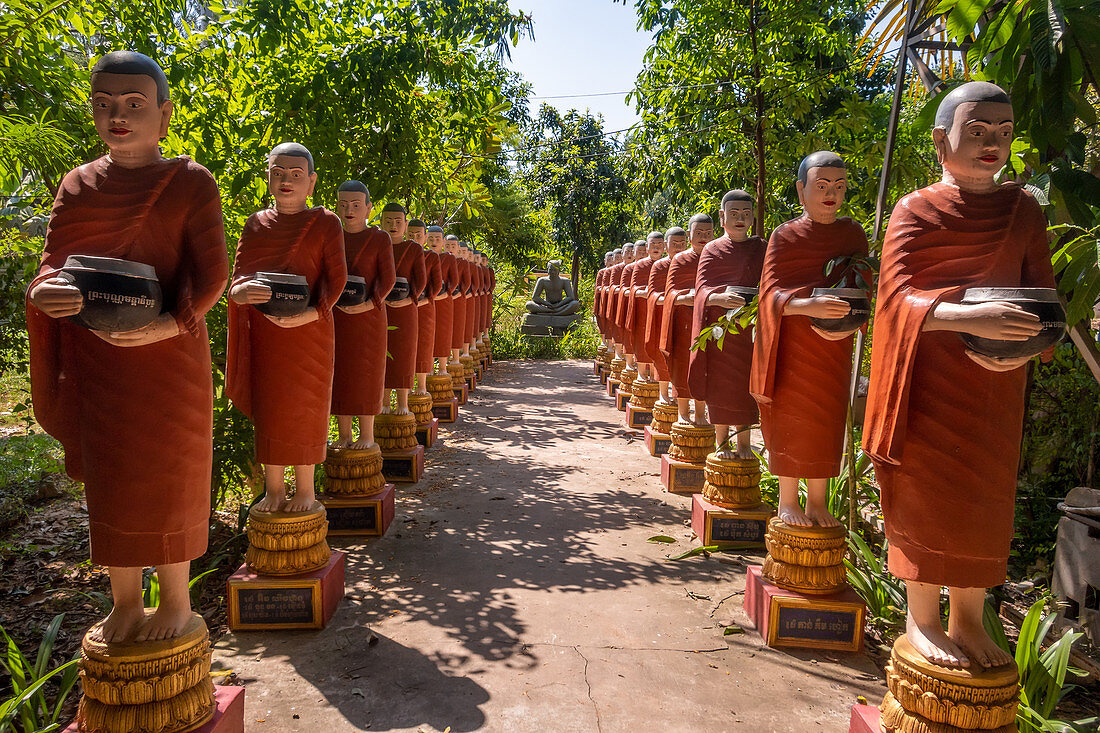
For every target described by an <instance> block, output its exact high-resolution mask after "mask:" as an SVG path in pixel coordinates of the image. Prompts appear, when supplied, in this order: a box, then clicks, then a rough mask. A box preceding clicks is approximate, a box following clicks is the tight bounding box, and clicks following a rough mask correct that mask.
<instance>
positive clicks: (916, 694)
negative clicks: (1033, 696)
mask: <svg viewBox="0 0 1100 733" xmlns="http://www.w3.org/2000/svg"><path fill="white" fill-rule="evenodd" d="M886 685H887V688H888V690H889V691H888V692H887V693H886V698H885V699H884V700H883V701H882V706H881V708H880V710H881V712H882V721H881V725H882V730H884V731H887V733H968V732H969V731H988V732H989V733H1015V731H1016V709H1017V707H1018V706H1019V699H1020V677H1019V674H1018V673H1017V671H1016V665H1015V663H1013V664H1008V665H1005V666H1002V667H995V668H993V669H988V670H986V669H981V668H975V669H973V670H970V669H951V668H948V667H941V666H939V665H937V664H932V663H931V662H929V661H928V660H927V659H925V658H924V657H923V656H921V655H920V654H919V653H918V652H917V651H916V650H915V649H914V648H913V645H912V644H910V643H909V639H908V638H907V637H906V636H904V635H902V636H901V637H899V638H898V640H897V641H896V642H894V648H893V650H892V651H891V653H890V662H889V664H887V665H886Z"/></svg>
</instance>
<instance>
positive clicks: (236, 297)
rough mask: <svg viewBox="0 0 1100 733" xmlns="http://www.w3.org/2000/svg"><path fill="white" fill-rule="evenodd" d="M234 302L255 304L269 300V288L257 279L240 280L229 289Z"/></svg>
mask: <svg viewBox="0 0 1100 733" xmlns="http://www.w3.org/2000/svg"><path fill="white" fill-rule="evenodd" d="M229 297H230V298H232V299H233V302H234V303H240V304H241V305H256V304H257V303H266V302H267V301H269V300H271V288H269V287H268V286H267V285H264V284H263V283H262V282H259V281H258V280H242V281H240V282H238V283H237V284H236V285H234V286H233V287H231V288H230V289H229Z"/></svg>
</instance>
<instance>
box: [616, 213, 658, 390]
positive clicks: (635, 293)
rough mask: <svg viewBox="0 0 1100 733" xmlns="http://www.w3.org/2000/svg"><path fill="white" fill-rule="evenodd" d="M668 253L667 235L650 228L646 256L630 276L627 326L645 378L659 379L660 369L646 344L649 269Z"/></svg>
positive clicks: (637, 261)
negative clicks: (657, 368)
mask: <svg viewBox="0 0 1100 733" xmlns="http://www.w3.org/2000/svg"><path fill="white" fill-rule="evenodd" d="M664 254H665V235H664V234H663V233H661V232H650V233H649V234H648V236H646V240H645V255H646V256H645V257H639V259H637V260H635V262H634V270H633V272H632V274H631V278H630V290H629V292H628V295H627V298H628V300H627V304H626V323H625V326H626V330H627V331H628V332H629V333H630V334H631V345H632V346H633V348H634V351H633V358H634V364H635V365H636V366H637V369H638V379H639V380H641V381H643V382H651V383H652V382H656V381H657V370H656V369H655V368H654V366H653V357H652V356H651V355H650V353H649V350H648V349H647V348H646V344H645V332H646V299H647V298H648V297H649V273H650V271H651V270H652V269H653V265H655V264H656V263H657V261H658V260H660V259H661V257H663V256H664Z"/></svg>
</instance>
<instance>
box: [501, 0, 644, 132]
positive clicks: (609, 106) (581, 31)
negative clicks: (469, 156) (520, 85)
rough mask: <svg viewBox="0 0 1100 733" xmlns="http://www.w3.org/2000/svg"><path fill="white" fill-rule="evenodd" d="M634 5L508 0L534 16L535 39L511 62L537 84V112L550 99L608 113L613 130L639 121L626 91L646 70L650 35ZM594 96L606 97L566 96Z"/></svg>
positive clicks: (605, 0) (526, 42) (533, 100)
mask: <svg viewBox="0 0 1100 733" xmlns="http://www.w3.org/2000/svg"><path fill="white" fill-rule="evenodd" d="M628 3H629V4H627V5H623V4H622V2H618V3H615V2H612V0H508V5H509V7H510V8H512V10H522V11H523V12H525V13H528V14H530V15H531V16H532V17H533V22H534V30H535V40H534V41H531V40H530V39H529V38H528V39H524V40H523V41H521V42H520V44H519V46H518V47H517V48H513V49H512V61H511V66H512V68H513V69H515V70H516V71H518V72H519V73H520V74H522V75H523V77H524V78H525V79H526V80H527V81H528V82H529V83H530V84H532V85H533V86H534V91H533V93H532V98H531V114H532V116H533V115H534V114H535V113H536V112H537V111H538V108H539V105H541V104H542V103H544V102H545V103H547V104H552V105H553V106H555V107H557V108H559V109H561V110H568V109H574V108H575V109H579V110H584V109H586V108H587V109H588V110H590V111H591V112H592V113H593V114H597V113H598V114H602V115H603V117H604V129H605V130H606V131H608V132H611V131H614V130H622V129H624V128H627V127H629V126H630V125H632V124H634V123H635V122H637V121H638V115H637V114H636V113H635V112H634V108H633V106H632V105H628V104H627V102H626V99H625V97H626V94H625V92H626V91H628V90H630V89H631V88H633V86H634V79H635V77H636V76H637V75H638V72H639V71H641V68H642V56H643V55H644V54H645V51H646V49H647V48H648V47H649V35H648V34H647V33H644V32H639V31H637V30H636V26H637V23H638V19H637V16H636V15H635V13H634V3H633V0H628ZM607 92H620V93H617V94H611V95H606V93H607ZM592 94H601V95H604V96H583V97H574V98H569V99H562V98H560V97H565V96H569V97H573V96H574V95H592ZM548 97H550V98H548Z"/></svg>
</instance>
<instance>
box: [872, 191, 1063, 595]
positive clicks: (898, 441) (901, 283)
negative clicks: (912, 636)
mask: <svg viewBox="0 0 1100 733" xmlns="http://www.w3.org/2000/svg"><path fill="white" fill-rule="evenodd" d="M1046 227H1047V222H1046V217H1045V216H1044V215H1043V212H1042V210H1041V209H1040V208H1039V205H1038V204H1037V203H1036V202H1035V199H1034V198H1032V196H1031V195H1030V194H1028V193H1026V192H1024V191H1023V189H1021V188H1019V187H1017V186H1015V185H1005V186H1002V187H1001V188H1000V190H998V191H996V192H994V193H989V194H974V193H964V192H962V191H960V190H959V189H958V188H956V187H954V186H951V185H948V184H945V183H936V184H934V185H932V186H929V187H928V188H925V189H922V190H920V191H915V192H913V193H911V194H909V195H908V196H906V197H904V198H903V199H902V200H901V201H899V202H898V204H897V206H896V207H895V208H894V213H893V215H892V216H891V217H890V226H889V228H888V229H887V231H886V239H885V242H884V244H883V251H882V274H881V278H880V281H879V294H878V309H877V313H876V315H875V332H874V345H873V348H872V350H871V391H870V395H869V397H868V404H867V422H866V427H865V428H864V433H863V442H864V446H865V447H866V450H867V452H868V453H869V454H870V455H871V457H872V459H873V460H874V464H875V475H876V477H877V479H878V482H879V485H880V486H881V488H882V510H883V514H884V516H885V519H886V536H887V537H888V538H889V540H890V552H889V561H888V562H889V568H890V572H891V573H893V574H894V575H896V576H898V577H899V578H902V579H904V580H918V581H921V582H924V583H932V584H935V585H947V586H953V587H973V588H988V587H991V586H994V585H999V584H1000V583H1002V582H1004V579H1005V573H1006V571H1007V561H1008V552H1009V543H1010V542H1011V540H1012V519H1013V511H1014V506H1015V500H1014V497H1015V491H1016V472H1017V467H1018V465H1019V458H1020V440H1021V435H1022V430H1023V415H1024V386H1025V381H1026V373H1027V370H1026V369H1023V368H1020V369H1015V370H1013V371H1011V372H1001V373H997V372H991V371H989V370H987V369H985V368H984V367H981V366H979V365H978V364H976V363H974V362H973V361H971V360H970V358H969V357H967V356H966V354H965V353H964V352H965V345H964V344H963V342H962V340H961V339H960V338H959V335H958V334H957V333H953V332H950V331H930V332H928V333H922V332H921V328H922V326H923V324H924V322H925V319H926V318H927V316H928V314H929V313H930V312H931V310H932V309H933V308H934V307H935V305H936V304H937V303H939V302H951V303H957V302H959V300H960V299H961V298H962V294H963V291H964V290H965V289H966V288H970V287H1017V286H1023V287H1043V288H1052V287H1054V274H1053V272H1052V270H1051V265H1050V250H1049V247H1048V245H1047V234H1046Z"/></svg>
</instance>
